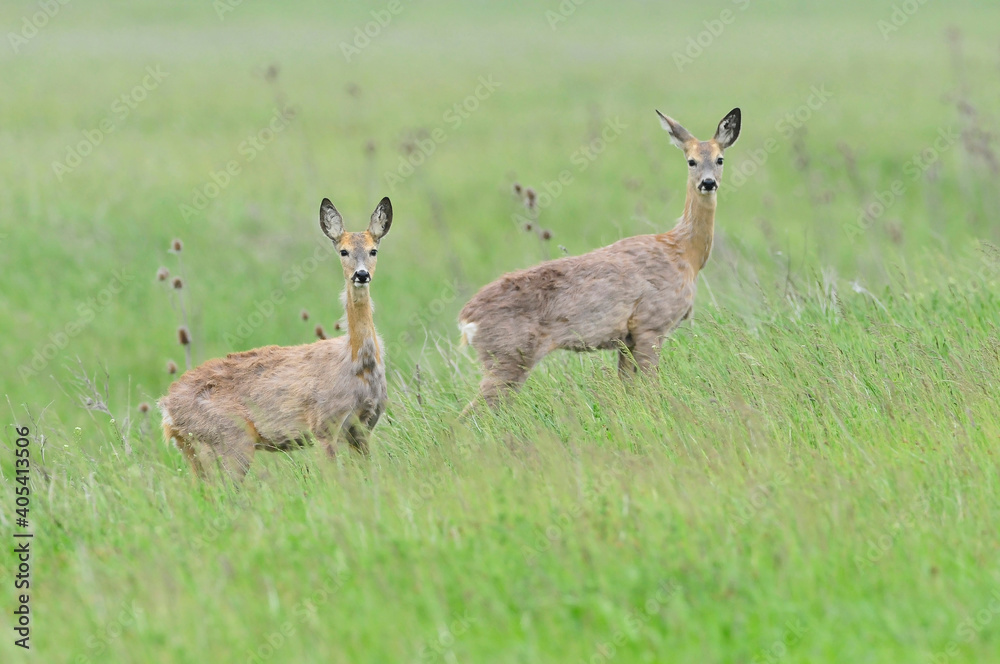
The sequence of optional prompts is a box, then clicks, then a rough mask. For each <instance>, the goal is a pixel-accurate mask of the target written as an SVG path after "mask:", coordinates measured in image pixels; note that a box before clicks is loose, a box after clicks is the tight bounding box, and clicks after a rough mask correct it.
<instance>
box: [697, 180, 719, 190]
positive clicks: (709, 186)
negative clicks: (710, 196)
mask: <svg viewBox="0 0 1000 664" xmlns="http://www.w3.org/2000/svg"><path fill="white" fill-rule="evenodd" d="M718 186H719V185H718V184H716V182H715V180H702V181H701V188H702V189H704V190H705V191H715V188H716V187H718Z"/></svg>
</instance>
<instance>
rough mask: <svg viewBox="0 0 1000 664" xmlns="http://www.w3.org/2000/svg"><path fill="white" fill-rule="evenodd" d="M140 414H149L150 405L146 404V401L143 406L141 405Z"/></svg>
mask: <svg viewBox="0 0 1000 664" xmlns="http://www.w3.org/2000/svg"><path fill="white" fill-rule="evenodd" d="M139 412H140V413H142V414H143V415H145V414H146V413H148V412H149V404H148V403H146V402H145V401H143V402H142V403H141V404H139Z"/></svg>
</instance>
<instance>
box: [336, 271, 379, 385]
mask: <svg viewBox="0 0 1000 664" xmlns="http://www.w3.org/2000/svg"><path fill="white" fill-rule="evenodd" d="M344 309H345V310H346V312H347V339H348V341H349V342H350V344H351V360H353V361H354V363H355V365H357V366H358V367H359V371H370V370H371V369H373V368H374V367H375V365H377V364H379V363H381V361H382V357H381V349H380V348H379V347H378V337H376V335H375V318H374V316H373V307H372V301H371V294H370V293H369V290H368V287H366V288H356V287H355V286H354V285H352V284H349V285H348V286H347V290H346V291H345V292H344Z"/></svg>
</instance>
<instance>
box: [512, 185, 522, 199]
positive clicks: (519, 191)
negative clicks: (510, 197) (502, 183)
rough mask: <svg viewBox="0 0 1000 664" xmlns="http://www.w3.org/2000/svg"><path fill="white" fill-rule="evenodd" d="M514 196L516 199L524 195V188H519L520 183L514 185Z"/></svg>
mask: <svg viewBox="0 0 1000 664" xmlns="http://www.w3.org/2000/svg"><path fill="white" fill-rule="evenodd" d="M514 195H515V196H517V197H518V198H520V197H521V196H523V195H524V187H522V186H521V183H520V182H515V183H514Z"/></svg>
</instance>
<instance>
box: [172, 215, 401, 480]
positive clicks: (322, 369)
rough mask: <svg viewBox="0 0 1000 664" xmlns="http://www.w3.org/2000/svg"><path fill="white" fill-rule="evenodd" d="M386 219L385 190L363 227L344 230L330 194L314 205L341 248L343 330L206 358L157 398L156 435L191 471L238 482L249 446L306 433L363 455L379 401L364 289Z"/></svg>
mask: <svg viewBox="0 0 1000 664" xmlns="http://www.w3.org/2000/svg"><path fill="white" fill-rule="evenodd" d="M391 224H392V204H391V203H390V202H389V199H388V198H383V199H382V201H381V202H380V203H379V204H378V207H376V208H375V212H373V213H372V217H371V223H370V224H369V226H368V230H367V231H365V232H363V233H349V232H347V231H345V230H344V220H343V218H341V216H340V213H339V212H337V208H335V207H334V206H333V204H332V203H331V202H330V201H329V199H326V198H324V199H323V203H322V205H321V206H320V210H319V225H320V228H321V229H322V230H323V232H324V233H325V234H326V236H327V237H329V238H330V239H331V240H332V241H333V244H334V247H335V248H336V249H337V250H338V251H339V252H340V264H341V266H342V267H343V269H344V279H345V281H346V282H347V283H346V288H345V291H344V294H343V298H342V299H343V303H344V308H345V309H346V310H347V334H346V335H345V336H342V337H336V338H333V339H325V340H322V341H317V342H314V343H311V344H305V345H301V346H265V347H263V348H257V349H255V350H249V351H246V352H243V353H231V354H229V355H227V356H226V357H225V358H219V359H215V360H209V361H208V362H206V363H205V364H202V365H201V366H199V367H196V368H195V369H192V370H191V371H188V372H187V373H185V374H184V375H183V376H181V378H180V379H179V380H177V381H176V382H174V383H173V384H172V385H171V386H170V390H169V392H168V394H167V395H166V396H165V397H163V398H162V399H160V401H159V404H158V405H159V407H160V411H161V412H162V413H163V432H164V435H165V436H166V438H167V440H168V441H169V440H171V439H173V440H174V442H175V443H176V444H177V446H178V447H179V448H180V449H181V451H182V452H183V453H184V456H186V457H187V459H188V461H190V462H191V465H192V467H193V468H194V470H195V472H196V473H197V474H198V475H199V476H200V477H203V478H204V477H205V475H206V472H207V471H208V470H209V469H210V467H211V466H212V465H214V464H215V463H218V464H219V465H220V466H221V468H222V470H223V471H224V472H225V474H226V475H227V476H228V477H229V478H230V479H232V480H234V481H239V480H241V479H242V478H243V476H244V475H246V472H247V470H248V469H249V467H250V462H251V461H252V460H253V455H254V452H255V451H256V450H268V451H272V452H276V451H286V450H292V449H297V448H301V447H304V446H306V445H308V444H311V443H312V442H313V440H316V441H319V442H321V443H322V444H323V447H324V449H325V450H326V452H327V453H328V454H329V455H330V456H334V455H335V453H336V445H337V443H338V442H340V441H346V442H347V443H349V444H350V446H351V448H353V449H355V450H357V451H358V452H361V453H362V454H364V455H367V454H368V434H369V432H370V431H371V430H372V427H374V426H375V423H376V422H378V420H379V417H380V416H381V415H382V412H383V411H384V410H385V405H386V401H387V394H386V380H385V356H384V354H383V351H382V349H383V348H384V346H383V344H382V340H381V339H380V338H379V336H378V334H377V333H376V332H375V322H374V319H373V317H372V301H371V295H370V293H369V287H370V285H371V281H372V277H373V275H374V274H375V263H376V255H377V253H378V246H379V242H380V241H381V240H382V238H383V237H385V235H386V233H388V232H389V226H390V225H391Z"/></svg>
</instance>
